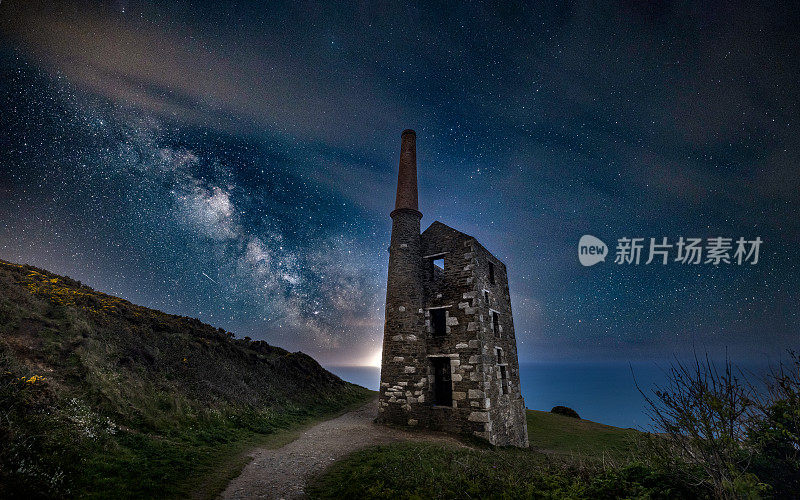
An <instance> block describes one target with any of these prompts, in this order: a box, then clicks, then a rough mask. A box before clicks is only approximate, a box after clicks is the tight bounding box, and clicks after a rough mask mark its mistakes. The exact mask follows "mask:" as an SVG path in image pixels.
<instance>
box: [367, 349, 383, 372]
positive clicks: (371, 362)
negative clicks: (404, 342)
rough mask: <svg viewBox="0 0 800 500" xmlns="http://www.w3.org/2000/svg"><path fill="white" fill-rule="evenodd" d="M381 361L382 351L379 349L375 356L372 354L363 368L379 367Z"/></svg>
mask: <svg viewBox="0 0 800 500" xmlns="http://www.w3.org/2000/svg"><path fill="white" fill-rule="evenodd" d="M382 359H383V349H379V350H378V351H377V352H375V354H373V355H372V356H371V357H370V358H369V359H368V360H367V363H366V365H365V366H371V367H374V368H380V367H381V360H382Z"/></svg>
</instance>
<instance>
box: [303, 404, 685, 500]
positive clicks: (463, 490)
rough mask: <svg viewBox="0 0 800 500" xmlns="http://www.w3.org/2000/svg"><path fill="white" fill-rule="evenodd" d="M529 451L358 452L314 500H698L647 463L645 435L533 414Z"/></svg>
mask: <svg viewBox="0 0 800 500" xmlns="http://www.w3.org/2000/svg"><path fill="white" fill-rule="evenodd" d="M527 418H528V435H529V438H530V442H531V448H530V449H527V450H523V449H516V448H495V447H490V446H488V445H481V444H476V443H475V442H474V441H472V440H467V441H466V443H467V444H469V445H473V447H472V448H467V447H464V446H456V445H442V444H434V443H399V444H391V445H386V446H378V447H373V448H369V449H365V450H361V451H358V452H355V453H353V454H351V455H350V456H348V457H347V458H346V459H345V460H342V461H340V462H338V463H336V464H334V465H332V466H331V467H330V468H329V469H328V470H326V471H325V472H324V473H323V474H321V475H319V476H318V477H316V478H314V480H313V481H312V484H311V485H310V487H309V488H308V489H307V493H308V494H309V496H310V497H311V498H399V499H418V498H576V499H598V498H608V499H612V498H697V497H698V495H697V494H696V492H692V491H690V489H689V488H687V487H686V485H683V484H679V483H677V482H675V481H674V480H673V479H672V477H671V476H670V475H669V474H665V473H664V472H659V471H658V470H656V469H654V468H652V467H650V466H648V465H647V464H645V463H642V462H641V461H639V460H638V459H637V455H636V448H637V445H638V444H640V443H639V441H638V439H639V438H640V437H641V433H639V432H638V431H635V430H632V429H620V428H617V427H611V426H608V425H603V424H598V423H596V422H591V421H588V420H579V419H574V418H569V417H565V416H562V415H555V414H551V413H547V412H541V411H533V410H528V412H527Z"/></svg>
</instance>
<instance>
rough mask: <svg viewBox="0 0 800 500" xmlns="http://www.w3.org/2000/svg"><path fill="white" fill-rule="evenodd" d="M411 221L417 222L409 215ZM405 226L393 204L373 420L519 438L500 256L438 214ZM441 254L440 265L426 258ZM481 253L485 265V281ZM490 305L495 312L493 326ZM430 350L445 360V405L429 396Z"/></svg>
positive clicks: (504, 440)
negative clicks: (438, 316)
mask: <svg viewBox="0 0 800 500" xmlns="http://www.w3.org/2000/svg"><path fill="white" fill-rule="evenodd" d="M396 212H397V211H396ZM407 216H409V217H407ZM416 224H417V225H416V230H417V231H419V219H418V218H417V219H416ZM414 229H415V227H414V220H412V219H411V218H410V214H396V213H393V231H392V244H391V245H390V258H389V262H390V263H389V281H388V285H387V303H386V325H385V330H384V350H383V365H382V369H381V387H380V410H379V411H380V413H379V421H384V422H392V423H397V424H402V425H412V426H413V425H419V426H424V427H428V428H432V429H439V430H444V431H449V432H458V433H467V434H473V435H477V436H480V437H482V438H484V439H487V440H488V441H489V442H491V443H493V444H498V445H515V446H527V444H528V442H527V430H526V426H525V414H524V404H523V401H522V395H521V393H520V384H519V364H518V362H517V352H516V339H515V337H514V324H513V321H512V318H511V301H510V297H509V291H508V279H507V276H506V269H505V265H503V263H502V262H500V261H499V260H497V259H496V258H495V257H493V256H492V255H491V254H490V253H489V252H488V251H486V249H484V248H483V247H482V246H481V245H480V244H479V243H478V242H477V241H476V240H475V239H474V238H472V237H470V236H468V235H466V234H464V233H461V232H459V231H456V230H454V229H452V228H450V227H448V226H446V225H444V224H442V223H439V222H434V223H433V224H432V225H431V226H430V227H429V228H428V229H427V230H426V231H425V232H424V233H423V234H422V235H421V236H420V235H419V233H417V239H415V238H414V234H413V232H414ZM396 232H397V233H398V234H397V235H396V234H395V233H396ZM403 245H405V246H403ZM441 257H443V258H444V271H443V272H440V271H439V270H438V269H437V268H433V267H432V265H431V259H433V258H441ZM489 262H492V263H493V264H494V266H495V283H494V284H492V283H490V282H489V279H488V266H489ZM415 287H416V290H414V288H415ZM484 291H487V292H488V297H489V300H488V302H487V301H486V295H485V293H484ZM436 308H444V309H445V311H446V334H445V335H442V336H435V335H433V330H432V326H431V312H430V311H431V310H432V309H436ZM492 311H495V312H496V313H497V314H498V317H499V324H498V329H497V331H495V329H494V328H493V326H492V321H491V313H492ZM498 348H499V349H502V352H503V359H502V360H498V359H497V349H498ZM434 357H439V358H440V357H445V358H447V359H449V360H450V367H451V372H450V373H451V377H452V391H453V392H452V394H453V401H452V406H438V405H433V404H432V401H433V397H434V393H433V391H434V387H433V381H434V374H433V369H432V361H431V359H432V358H434ZM499 361H502V363H499ZM501 364H502V366H505V368H506V373H507V379H506V387H507V394H504V393H503V380H502V378H501V370H500V365H501Z"/></svg>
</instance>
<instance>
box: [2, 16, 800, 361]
mask: <svg viewBox="0 0 800 500" xmlns="http://www.w3.org/2000/svg"><path fill="white" fill-rule="evenodd" d="M595 4H597V5H595ZM797 26H800V19H798V11H797V9H794V8H793V7H792V6H787V5H782V4H777V3H776V4H774V5H766V4H764V5H763V6H762V7H755V6H752V5H749V4H747V3H742V4H736V3H732V2H655V3H648V2H609V3H605V2H602V3H596V2H586V3H572V2H536V3H530V4H529V3H510V2H502V3H499V4H486V3H477V2H451V3H441V4H440V3H429V2H425V3H402V2H384V3H340V2H321V3H313V2H286V3H282V2H279V3H270V4H269V5H268V6H267V5H265V4H263V3H261V2H196V3H189V2H174V3H167V2H138V1H133V0H131V1H115V2H87V3H79V2H74V3H58V2H55V3H53V2H36V1H13V0H12V1H9V0H5V1H3V2H2V3H0V258H3V259H6V260H11V261H14V262H24V263H30V264H33V265H36V266H39V267H44V268H46V269H48V270H51V271H54V272H57V273H60V274H66V275H69V276H71V277H73V278H75V279H79V280H81V281H83V282H84V283H87V284H89V285H91V286H93V287H94V288H97V289H99V290H101V291H105V292H108V293H112V294H115V295H119V296H121V297H124V298H126V299H128V300H131V301H132V302H135V303H139V304H142V305H145V306H149V307H154V308H158V309H162V310H164V311H167V312H170V313H175V314H182V315H187V316H193V317H198V318H200V319H202V320H203V321H206V322H208V323H211V324H213V325H215V326H221V327H223V328H225V329H228V330H231V331H233V332H235V333H236V334H237V335H238V336H240V337H243V336H250V337H252V338H254V339H262V340H266V341H268V342H270V343H272V344H275V345H279V346H282V347H285V348H287V349H290V350H303V351H304V352H307V353H309V354H311V355H313V356H315V357H316V358H317V359H319V360H321V361H322V362H324V363H328V364H370V363H374V362H375V361H376V359H377V356H379V350H380V345H381V338H382V329H383V301H384V294H385V283H386V267H387V261H388V254H387V252H386V248H387V246H388V242H389V230H390V227H391V221H390V219H389V212H390V211H391V209H392V207H393V202H394V199H393V198H394V190H395V182H396V169H397V163H398V159H399V146H400V133H401V131H402V130H403V129H406V128H413V129H415V130H416V132H417V158H418V163H419V185H420V210H421V211H422V213H423V214H424V217H423V220H422V224H423V228H424V227H427V225H428V224H430V223H431V222H433V221H434V220H440V221H442V222H444V223H446V224H448V225H451V226H453V227H455V228H457V229H460V230H462V231H464V232H466V233H468V234H471V235H473V236H475V237H476V238H478V240H479V241H480V242H481V243H482V244H483V245H484V246H486V247H487V248H488V249H489V250H490V251H492V252H493V253H494V254H495V255H497V256H498V257H499V258H500V259H502V260H503V261H504V262H505V263H506V265H507V266H508V271H509V279H510V287H511V295H512V303H513V308H514V321H515V328H516V334H517V339H518V347H519V354H520V358H521V361H523V362H525V361H547V360H634V359H637V360H638V359H664V358H670V357H672V356H674V355H683V354H686V353H687V352H691V351H700V352H702V351H709V352H712V353H720V352H725V351H727V352H728V353H729V354H731V355H732V356H734V357H737V358H739V359H741V358H747V359H761V358H763V357H765V356H766V357H769V356H775V355H776V354H778V353H780V352H781V351H783V350H784V349H786V348H790V347H794V348H797V347H799V346H798V345H797V344H798V339H799V338H800V335H799V334H800V327H798V308H799V307H800V306H798V304H800V287H798V282H799V281H800V268H799V267H798V259H800V249H799V248H798V244H800V221H799V219H798V213H797V212H798V206H799V205H798V202H800V168H798V167H800V141H798V140H797V137H798V132H800V127H798V119H797V117H798V116H800V109H798V107H800V106H799V104H800V102H799V101H798V99H797V96H798V90H800V89H798V81H800V78H799V77H800V60H799V59H798V58H799V56H798V51H797V47H798V41H799V37H798V32H797V30H798V28H797ZM584 234H591V235H594V236H596V237H598V238H600V239H602V240H603V241H604V242H606V243H607V244H608V245H609V247H610V251H611V252H612V258H609V259H607V260H606V262H602V263H599V264H597V265H595V266H593V267H583V266H581V265H580V263H579V262H578V258H577V243H578V240H579V238H580V237H581V236H582V235H584ZM681 236H683V237H698V238H704V239H707V238H712V237H718V236H723V237H730V238H733V239H734V240H735V239H737V238H739V237H744V238H746V239H748V240H751V239H754V238H756V237H760V238H761V239H762V240H763V242H764V243H763V244H762V246H761V249H760V257H759V262H758V263H757V264H756V265H749V264H745V265H736V264H731V265H724V264H723V265H719V266H714V265H711V264H700V265H683V264H680V263H675V262H670V263H669V264H667V265H660V264H651V265H644V264H641V265H638V266H635V265H618V264H615V263H614V262H613V252H614V247H615V246H616V242H617V240H618V239H619V238H622V237H629V238H631V237H642V238H646V241H649V238H651V237H653V238H657V239H659V240H660V239H661V238H663V237H666V238H668V239H669V241H670V242H674V241H675V240H677V239H678V238H679V237H681ZM645 250H646V249H645ZM643 261H644V259H643Z"/></svg>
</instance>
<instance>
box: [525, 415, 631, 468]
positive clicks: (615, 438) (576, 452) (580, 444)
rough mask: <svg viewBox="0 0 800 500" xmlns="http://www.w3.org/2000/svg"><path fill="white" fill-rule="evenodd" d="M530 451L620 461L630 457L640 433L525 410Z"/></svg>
mask: <svg viewBox="0 0 800 500" xmlns="http://www.w3.org/2000/svg"><path fill="white" fill-rule="evenodd" d="M527 418H528V439H529V441H530V445H531V448H532V449H534V450H541V451H547V452H553V453H558V454H560V455H570V456H581V457H588V458H596V459H600V460H603V459H611V460H622V459H625V458H626V457H628V456H630V455H631V452H633V451H634V448H635V446H636V438H637V437H638V436H639V431H636V430H634V429H620V428H619V427H612V426H610V425H605V424H598V423H597V422H592V421H591V420H583V419H576V418H570V417H565V416H563V415H557V414H555V413H550V412H546V411H537V410H528V411H527Z"/></svg>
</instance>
